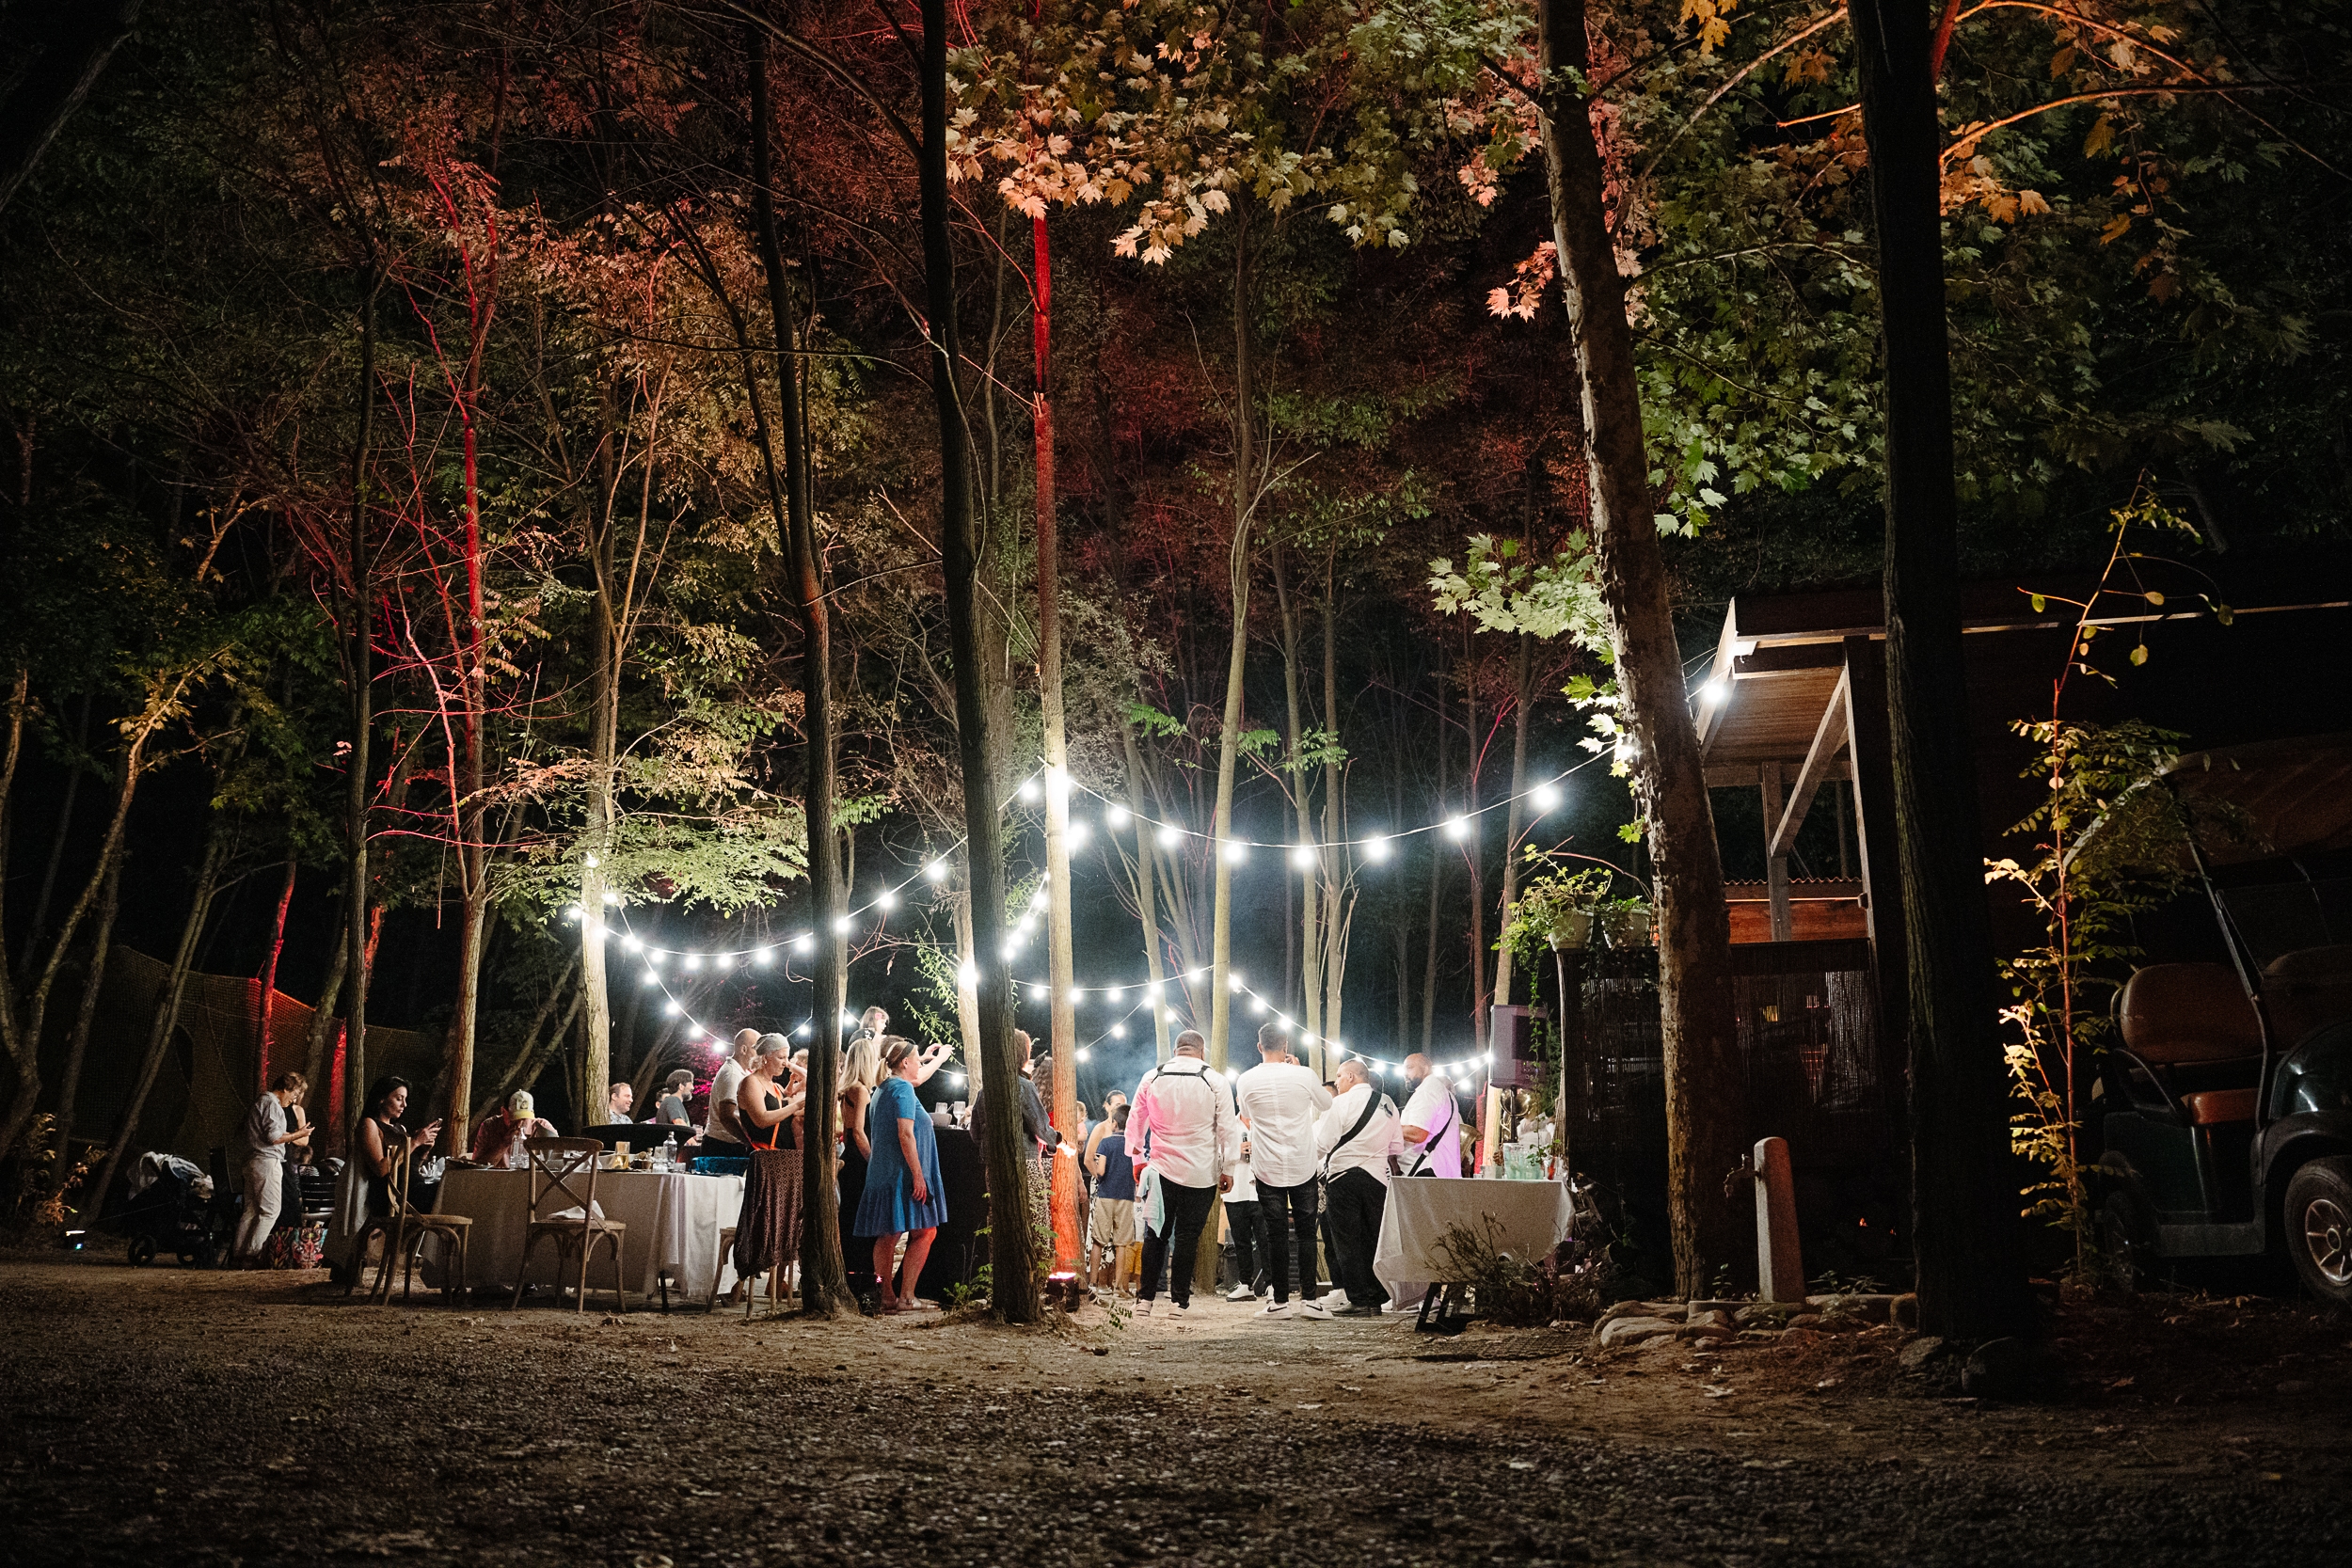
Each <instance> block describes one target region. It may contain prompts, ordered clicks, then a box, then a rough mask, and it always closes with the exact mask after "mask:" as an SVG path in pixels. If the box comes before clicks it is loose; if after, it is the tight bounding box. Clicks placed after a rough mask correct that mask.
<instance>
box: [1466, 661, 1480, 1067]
mask: <svg viewBox="0 0 2352 1568" xmlns="http://www.w3.org/2000/svg"><path fill="white" fill-rule="evenodd" d="M1473 635H1475V634H1474V633H1472V632H1471V631H1470V627H1469V626H1464V627H1463V629H1462V641H1463V647H1462V727H1463V728H1464V729H1465V730H1467V731H1469V732H1470V751H1469V752H1468V754H1467V755H1465V756H1464V758H1463V762H1464V763H1465V764H1466V765H1467V766H1466V767H1465V768H1464V769H1463V772H1462V820H1463V821H1464V822H1466V823H1468V824H1469V832H1467V833H1466V834H1465V835H1464V837H1465V838H1466V840H1467V842H1466V843H1465V844H1464V845H1463V856H1464V858H1465V859H1466V860H1467V861H1468V862H1469V863H1470V1046H1471V1049H1472V1050H1473V1051H1484V1050H1486V831H1485V829H1486V820H1485V818H1483V817H1481V816H1479V815H1478V776H1479V774H1480V773H1482V772H1484V771H1485V770H1486V748H1485V747H1484V746H1483V745H1481V744H1480V743H1479V738H1478V661H1477V659H1476V658H1475V657H1472V656H1471V653H1470V646H1469V644H1470V638H1471V637H1472V636H1473Z"/></svg>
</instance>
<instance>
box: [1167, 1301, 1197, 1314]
mask: <svg viewBox="0 0 2352 1568" xmlns="http://www.w3.org/2000/svg"><path fill="white" fill-rule="evenodd" d="M1191 1314H1192V1303H1190V1302H1188V1301H1171V1302H1169V1303H1168V1316H1169V1317H1171V1318H1184V1317H1189V1316H1191Z"/></svg>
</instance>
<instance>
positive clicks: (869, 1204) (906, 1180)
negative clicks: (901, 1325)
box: [856, 1039, 947, 1316]
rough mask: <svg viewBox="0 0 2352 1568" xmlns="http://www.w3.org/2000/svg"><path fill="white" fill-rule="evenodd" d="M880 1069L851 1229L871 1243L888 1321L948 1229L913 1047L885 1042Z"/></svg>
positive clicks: (906, 1300) (934, 1138)
mask: <svg viewBox="0 0 2352 1568" xmlns="http://www.w3.org/2000/svg"><path fill="white" fill-rule="evenodd" d="M921 1070H922V1058H921V1057H920V1055H918V1054H917V1053H916V1051H915V1049H914V1041H913V1040H907V1039H892V1040H891V1041H890V1042H889V1043H888V1044H887V1045H886V1046H884V1047H883V1050H882V1071H883V1073H884V1074H885V1076H884V1077H883V1079H882V1087H881V1089H880V1090H879V1091H878V1092H877V1093H876V1094H875V1096H874V1109H873V1122H872V1126H873V1145H874V1158H873V1163H872V1164H870V1165H868V1166H867V1167H866V1193H865V1196H863V1197H861V1198H860V1199H859V1201H858V1212H857V1226H856V1229H857V1233H858V1234H859V1235H861V1236H871V1237H873V1238H874V1277H875V1278H876V1279H877V1280H878V1281H880V1283H881V1296H882V1305H881V1307H880V1311H881V1313H882V1315H883V1316H892V1315H895V1314H897V1313H900V1312H904V1311H907V1310H908V1309H909V1308H910V1307H912V1306H913V1305H914V1286H915V1282H916V1281H917V1280H919V1279H921V1278H922V1277H923V1263H924V1260H925V1259H928V1258H929V1257H930V1251H931V1238H932V1237H933V1236H935V1235H937V1234H938V1232H939V1227H941V1226H942V1225H945V1224H946V1221H947V1198H946V1193H945V1192H944V1191H943V1190H942V1189H941V1187H940V1184H939V1135H938V1133H937V1132H935V1131H934V1130H933V1129H932V1127H931V1118H930V1114H929V1113H927V1112H926V1111H925V1110H924V1109H923V1101H921V1100H920V1099H919V1098H918V1097H917V1096H916V1095H915V1092H914V1075H915V1074H916V1073H917V1072H919V1071H921ZM901 1236H904V1237H905V1238H906V1243H907V1255H906V1261H905V1263H904V1265H903V1266H902V1269H900V1270H898V1271H894V1270H893V1268H892V1260H893V1259H894V1258H895V1256H896V1255H897V1253H898V1238H899V1237H901ZM901 1285H903V1287H904V1288H903V1289H901V1288H900V1286H901Z"/></svg>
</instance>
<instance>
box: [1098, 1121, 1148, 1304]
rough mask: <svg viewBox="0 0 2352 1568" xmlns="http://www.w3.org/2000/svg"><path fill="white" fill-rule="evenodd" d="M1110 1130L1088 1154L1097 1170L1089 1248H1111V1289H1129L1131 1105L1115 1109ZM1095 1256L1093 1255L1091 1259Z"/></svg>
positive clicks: (1133, 1201)
mask: <svg viewBox="0 0 2352 1568" xmlns="http://www.w3.org/2000/svg"><path fill="white" fill-rule="evenodd" d="M1104 1128H1105V1129H1106V1130H1107V1131H1105V1132H1104V1135H1103V1136H1102V1137H1100V1138H1097V1139H1095V1140H1094V1152H1093V1153H1091V1154H1089V1155H1088V1156H1087V1160H1088V1163H1089V1164H1090V1165H1091V1166H1092V1168H1093V1172H1094V1208H1093V1211H1092V1212H1091V1213H1089V1215H1088V1217H1087V1247H1088V1250H1089V1253H1091V1252H1092V1250H1093V1249H1094V1248H1096V1247H1108V1248H1110V1249H1111V1291H1112V1292H1113V1293H1114V1294H1120V1295H1123V1294H1125V1293H1126V1290H1127V1249H1128V1248H1129V1247H1131V1246H1133V1245H1135V1242H1136V1167H1135V1162H1134V1161H1132V1160H1130V1159H1128V1158H1127V1107H1126V1105H1125V1104H1124V1103H1123V1102H1122V1103H1120V1104H1118V1105H1115V1106H1113V1107H1112V1108H1111V1116H1110V1120H1109V1121H1107V1122H1105V1123H1104ZM1090 1261H1091V1259H1090V1258H1089V1262H1090Z"/></svg>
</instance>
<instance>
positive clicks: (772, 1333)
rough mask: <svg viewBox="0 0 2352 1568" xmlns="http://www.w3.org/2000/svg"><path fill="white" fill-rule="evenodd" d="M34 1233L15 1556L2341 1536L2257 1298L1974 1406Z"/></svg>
mask: <svg viewBox="0 0 2352 1568" xmlns="http://www.w3.org/2000/svg"><path fill="white" fill-rule="evenodd" d="M54 1257H55V1255H47V1257H45V1258H41V1259H26V1258H18V1259H13V1260H9V1261H6V1262H0V1338H4V1340H5V1342H6V1343H7V1344H8V1347H9V1350H8V1376H7V1377H6V1378H5V1379H0V1432H5V1433H6V1439H5V1453H6V1457H5V1462H4V1463H0V1518H5V1519H6V1520H7V1521H8V1525H7V1528H5V1529H4V1530H0V1561H6V1562H21V1563H40V1564H51V1563H83V1562H106V1563H115V1562H137V1563H141V1564H151V1565H162V1564H175V1563H230V1564H233V1563H240V1562H245V1563H262V1562H270V1563H276V1562H293V1561H301V1562H335V1561H343V1560H356V1559H363V1558H383V1557H393V1558H406V1559H409V1560H415V1561H420V1562H429V1561H462V1562H482V1563H501V1564H505V1563H541V1562H549V1563H552V1562H567V1563H614V1564H625V1565H656V1564H671V1565H681V1564H686V1563H704V1562H725V1563H741V1564H760V1563H777V1564H782V1563H796V1564H797V1563H858V1564H864V1563H889V1562H919V1563H925V1564H950V1563H975V1564H998V1563H1009V1562H1019V1563H1022V1564H1057V1563H1065V1562H1068V1563H1105V1562H1144V1561H1152V1562H1163V1561H1172V1562H1187V1563H1222V1562H1234V1563H1307V1564H1319V1563H1332V1564H1368V1563H1382V1564H1386V1563H1432V1564H1446V1565H1449V1568H1454V1565H1461V1564H1468V1563H1477V1562H1508V1563H1539V1562H1565V1563H1579V1562H1634V1563H1692V1564H1699V1563H1722V1564H1749V1563H1753V1564H1773V1563H1798V1562H1803V1563H1825V1562H1826V1563H1845V1562H1857V1563H1858V1562H1905V1563H1914V1562H1915V1563H1953V1564H1979V1563H2037V1562H2050V1563H2064V1564H2067V1565H2068V1568H2086V1565H2090V1564H2104V1563H2117V1564H2125V1563H2128V1564H2132V1565H2133V1568H2144V1565H2145V1564H2147V1563H2149V1562H2151V1561H2162V1562H2164V1563H2166V1564H2168V1565H2170V1564H2177V1563H2190V1562H2216V1563H2229V1564H2258V1563H2273V1562H2275V1563H2281V1564H2295V1565H2297V1568H2302V1565H2315V1564H2323V1563H2339V1562H2341V1563H2352V1520H2347V1518H2346V1516H2345V1511H2344V1498H2345V1497H2347V1496H2352V1404H2348V1403H2347V1401H2346V1399H2345V1397H2344V1396H2345V1394H2346V1392H2347V1390H2352V1354H2347V1347H2346V1345H2345V1342H2344V1341H2345V1339H2346V1337H2347V1334H2352V1327H2348V1326H2347V1325H2346V1324H2345V1323H2344V1322H2342V1321H2341V1320H2332V1321H2331V1320H2328V1319H2323V1318H2320V1317H2318V1316H2316V1315H2315V1314H2312V1313H2311V1312H2309V1311H2307V1310H2304V1309H2302V1308H2300V1307H2292V1306H2284V1305H2277V1304H2262V1303H2248V1302H2244V1301H2240V1302H2234V1303H2232V1302H2213V1301H2206V1300H2188V1301H2174V1302H2170V1303H2166V1304H2159V1305H2152V1306H2145V1307H2138V1306H2135V1307H2127V1308H2122V1309H2115V1308H2107V1309H2103V1311H2104V1313H2105V1315H2104V1316H2101V1315H2099V1314H2078V1315H2076V1316H2074V1317H2073V1318H2070V1319H2068V1320H2066V1321H2064V1322H2062V1323H2061V1324H2060V1338H2059V1345H2060V1349H2061V1352H2062V1353H2064V1354H2067V1355H2068V1356H2069V1361H2070V1367H2071V1369H2072V1370H2073V1377H2074V1385H2073V1386H2074V1390H2075V1391H2074V1392H2073V1393H2071V1394H2070V1395H2068V1396H2067V1399H2066V1401H2065V1402H2059V1403H2055V1404H2048V1405H2035V1406H2020V1407H1994V1406H1987V1405H1981V1404H1975V1403H1969V1402H1956V1401H1952V1400H1949V1399H1947V1398H1944V1397H1940V1391H1939V1390H1938V1389H1936V1388H1935V1387H1933V1386H1930V1385H1927V1384H1926V1383H1924V1382H1923V1381H1922V1380H1921V1379H1919V1378H1917V1377H1915V1376H1909V1375H1907V1374H1902V1373H1900V1372H1899V1371H1898V1370H1897V1369H1896V1362H1895V1357H1894V1350H1895V1348H1896V1346H1897V1345H1898V1344H1899V1339H1900V1337H1899V1335H1897V1334H1896V1333H1895V1331H1893V1330H1890V1329H1880V1330H1876V1331H1874V1332H1872V1333H1869V1334H1852V1335H1836V1336H1825V1337H1820V1338H1816V1339H1812V1340H1810V1341H1806V1342H1802V1343H1798V1344H1790V1345H1781V1344H1772V1345H1761V1346H1754V1347H1748V1348H1743V1349H1737V1350H1731V1351H1726V1352H1723V1353H1719V1354H1705V1355H1698V1356H1696V1358H1693V1356H1694V1353H1693V1352H1692V1350H1691V1349H1690V1348H1689V1347H1687V1346H1677V1347H1675V1348H1672V1349H1658V1350H1652V1351H1649V1352H1631V1351H1628V1352H1613V1353H1610V1354H1606V1355H1598V1354H1596V1353H1595V1352H1594V1351H1593V1349H1592V1342H1591V1340H1590V1338H1589V1337H1588V1336H1585V1335H1583V1334H1581V1333H1577V1334H1570V1333H1553V1332H1548V1331H1496V1330H1485V1329H1481V1328H1476V1327H1474V1328H1473V1329H1472V1330H1471V1331H1470V1333H1468V1334H1466V1335H1463V1336H1461V1337H1459V1338H1452V1339H1445V1338H1435V1337H1429V1336H1416V1335H1414V1334H1412V1333H1411V1332H1409V1330H1408V1329H1407V1328H1406V1326H1405V1325H1403V1324H1401V1323H1385V1322H1384V1323H1358V1322H1351V1321H1348V1320H1340V1321H1336V1322H1332V1323H1295V1322H1278V1323H1264V1322H1253V1321H1251V1319H1250V1316H1249V1309H1248V1308H1247V1307H1228V1306H1226V1305H1225V1304H1223V1303H1216V1304H1215V1305H1213V1306H1212V1305H1208V1304H1197V1305H1196V1307H1195V1310H1194V1312H1193V1314H1192V1316H1191V1317H1190V1318H1189V1319H1188V1320H1185V1321H1184V1322H1183V1323H1170V1322H1168V1320H1166V1319H1165V1318H1154V1319H1151V1320H1140V1319H1138V1320H1134V1321H1131V1322H1128V1323H1123V1324H1121V1323H1112V1322H1109V1321H1107V1320H1105V1319H1104V1318H1103V1317H1102V1316H1101V1315H1100V1314H1099V1313H1098V1312H1097V1311H1096V1310H1095V1309H1091V1308H1090V1309H1089V1311H1088V1312H1087V1313H1086V1314H1085V1315H1084V1316H1083V1317H1082V1318H1081V1320H1080V1321H1078V1322H1077V1323H1071V1324H1067V1325H1064V1326H1062V1327H1061V1328H1059V1329H1057V1330H1044V1329H1040V1330H1034V1331H1009V1330H1004V1329H999V1328H995V1327H993V1326H991V1325H989V1324H987V1323H977V1322H962V1321H941V1320H939V1319H937V1318H935V1317H926V1318H920V1319H912V1320H910V1319H898V1320H890V1321H886V1322H871V1321H865V1320H853V1321H849V1322H843V1323H827V1324H809V1323H802V1322H800V1321H798V1320H795V1319H788V1318H776V1319H770V1318H766V1317H761V1318H758V1319H755V1320H754V1321H752V1322H750V1323H745V1322H744V1321H743V1319H742V1318H741V1317H740V1315H739V1314H736V1313H721V1314H717V1315H704V1314H702V1313H699V1312H680V1313H676V1314H672V1315H668V1316H664V1315H663V1314H661V1313H660V1312H657V1311H644V1310H632V1311H630V1312H628V1314H626V1315H625V1316H620V1317H613V1316H608V1315H603V1314H598V1313H595V1312H591V1313H589V1314H587V1315H584V1316H581V1315H576V1314H574V1313H572V1312H570V1311H565V1310H558V1309H554V1308H551V1307H535V1308H534V1307H526V1308H525V1309H524V1310H523V1311H521V1312H519V1313H509V1312H507V1311H506V1310H505V1309H504V1307H503V1304H498V1305H494V1306H490V1307H486V1308H485V1309H483V1310H471V1309H458V1310H452V1309H450V1308H448V1307H442V1306H439V1305H433V1306H429V1307H427V1306H419V1307H410V1308H402V1307H371V1306H366V1305H353V1304H348V1303H346V1302H344V1301H343V1300H342V1298H341V1295H340V1292H336V1291H332V1290H331V1288H329V1287H327V1286H326V1284H325V1283H324V1278H323V1276H321V1275H283V1274H280V1275H250V1274H246V1275H239V1274H211V1273H197V1272H194V1271H185V1270H181V1269H177V1268H173V1267H171V1266H169V1265H168V1264H164V1265H158V1266H156V1267H154V1268H151V1269H146V1270H133V1269H131V1268H128V1267H127V1266H124V1265H121V1264H119V1263H118V1262H111V1261H104V1260H95V1259H93V1260H76V1261H72V1262H58V1261H54V1260H51V1259H54ZM2168 1347H2169V1349H2168ZM2152 1348H2153V1350H2160V1351H2165V1353H2166V1354H2169V1355H2170V1356H2172V1358H2173V1360H2174V1361H2175V1362H2177V1366H2176V1367H2175V1366H2169V1365H2162V1364H2155V1363H2152V1361H2151V1354H2152ZM2176 1372H2177V1376H2176V1375H2175V1374H2176ZM2176 1390H2177V1391H2176ZM2282 1390H2283V1391H2282ZM2175 1400H2178V1401H2179V1402H2177V1403H2175V1402H2173V1401H2175Z"/></svg>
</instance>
